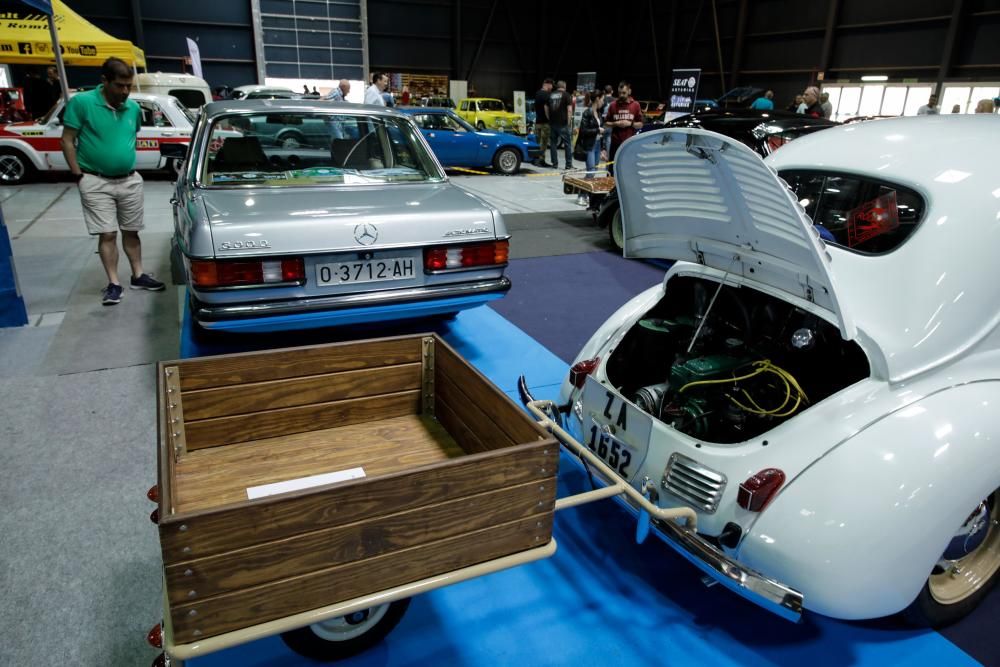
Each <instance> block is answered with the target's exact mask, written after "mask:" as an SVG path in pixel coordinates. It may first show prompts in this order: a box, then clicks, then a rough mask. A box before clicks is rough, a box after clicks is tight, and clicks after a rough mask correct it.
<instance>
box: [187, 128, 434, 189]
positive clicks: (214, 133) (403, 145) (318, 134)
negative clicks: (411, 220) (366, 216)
mask: <svg viewBox="0 0 1000 667" xmlns="http://www.w3.org/2000/svg"><path fill="white" fill-rule="evenodd" d="M209 137H210V139H209V141H208V145H207V147H206V149H205V150H206V158H207V159H206V160H205V162H204V165H203V167H202V176H201V181H202V184H203V185H209V186H213V185H214V186H224V187H226V186H233V185H267V186H272V187H294V186H305V185H340V184H349V185H359V184H385V183H402V182H419V181H429V180H443V178H444V175H443V174H441V173H440V171H439V170H438V167H437V165H436V163H435V162H434V159H433V158H432V157H431V156H430V155H429V154H428V152H427V150H426V149H425V148H424V145H423V142H422V141H421V140H420V138H419V134H418V132H417V131H416V129H415V127H414V125H413V123H412V122H410V121H409V120H407V119H403V118H395V117H389V116H371V115H352V114H323V113H315V112H301V113H281V114H271V113H268V114H243V115H229V116H222V117H220V118H217V119H216V120H215V121H213V124H212V127H211V128H210V134H209Z"/></svg>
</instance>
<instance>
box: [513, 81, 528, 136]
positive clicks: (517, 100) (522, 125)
mask: <svg viewBox="0 0 1000 667" xmlns="http://www.w3.org/2000/svg"><path fill="white" fill-rule="evenodd" d="M526 110H527V109H526V108H525V96H524V91H523V90H515V91H514V113H516V114H517V115H518V116H520V117H521V119H520V120H519V121H517V132H518V134H527V132H528V125H527V123H526V122H525V119H526V118H527V115H525V111H526Z"/></svg>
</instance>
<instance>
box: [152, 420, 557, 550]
mask: <svg viewBox="0 0 1000 667" xmlns="http://www.w3.org/2000/svg"><path fill="white" fill-rule="evenodd" d="M558 456H559V446H558V444H557V443H556V442H555V440H553V439H549V440H547V441H543V442H539V443H535V444H530V445H517V446H515V447H510V448H507V449H504V450H500V451H497V452H489V453H486V454H473V455H470V456H465V457H462V458H458V459H451V460H449V461H447V462H444V463H439V464H434V465H430V466H425V467H423V468H419V469H415V470H409V471H405V472H400V473H396V474H391V475H384V476H382V477H377V478H371V479H361V480H353V481H350V482H344V483H342V484H337V485H333V486H329V487H320V488H318V489H310V490H308V491H301V492H297V493H289V494H285V495H281V496H274V497H271V498H264V499H261V500H255V501H247V502H244V503H240V504H237V505H230V506H228V507H222V508H217V509H214V510H210V511H204V512H198V513H184V514H177V515H174V516H172V517H171V518H170V520H169V521H167V522H163V521H161V523H160V547H161V551H162V554H163V562H164V564H165V565H171V564H173V563H177V562H182V561H187V560H191V559H194V558H201V557H203V556H210V555H213V554H217V553H221V552H224V551H231V550H233V549H240V548H243V547H248V546H252V545H255V544H261V543H264V542H270V541H272V540H278V539H281V538H284V537H290V536H292V535H296V534H298V533H305V532H309V531H314V530H319V529H321V528H326V527H333V526H339V525H343V524H346V523H351V522H354V521H360V520H362V519H368V518H371V517H376V516H384V515H386V514H394V513H396V512H401V511H404V510H407V509H413V508H416V507H423V506H425V505H432V504H435V503H440V502H445V501H448V500H453V499H456V498H462V497H464V496H470V495H473V494H475V493H480V492H485V491H490V490H493V489H499V488H503V487H507V486H515V485H518V484H523V483H525V482H529V481H532V480H540V479H546V478H548V477H549V476H551V475H552V473H553V471H554V470H556V465H557V463H558Z"/></svg>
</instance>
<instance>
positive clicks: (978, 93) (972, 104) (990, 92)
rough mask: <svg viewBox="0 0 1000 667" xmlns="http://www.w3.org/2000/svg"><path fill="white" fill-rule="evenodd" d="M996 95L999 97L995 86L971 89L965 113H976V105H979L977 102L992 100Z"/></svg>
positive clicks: (999, 90) (999, 92)
mask: <svg viewBox="0 0 1000 667" xmlns="http://www.w3.org/2000/svg"><path fill="white" fill-rule="evenodd" d="M997 95H1000V88H998V87H997V86H977V87H975V88H973V89H972V97H970V98H969V107H968V111H966V113H976V105H977V104H979V100H992V99H993V98H994V97H996V96H997Z"/></svg>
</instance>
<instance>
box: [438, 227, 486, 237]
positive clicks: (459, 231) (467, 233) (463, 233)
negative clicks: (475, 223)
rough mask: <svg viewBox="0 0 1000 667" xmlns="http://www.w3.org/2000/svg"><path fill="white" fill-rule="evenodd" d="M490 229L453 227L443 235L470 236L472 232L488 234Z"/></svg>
mask: <svg viewBox="0 0 1000 667" xmlns="http://www.w3.org/2000/svg"><path fill="white" fill-rule="evenodd" d="M489 233H490V230H489V229H488V228H486V227H469V228H468V229H453V230H451V231H449V232H445V233H444V235H445V236H470V235H472V234H489Z"/></svg>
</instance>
